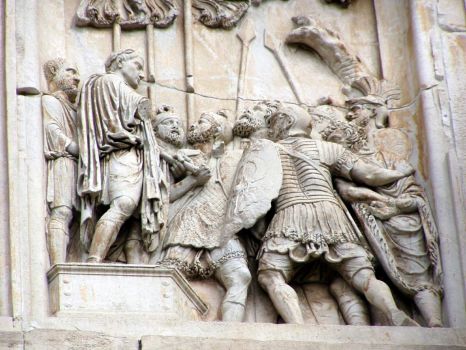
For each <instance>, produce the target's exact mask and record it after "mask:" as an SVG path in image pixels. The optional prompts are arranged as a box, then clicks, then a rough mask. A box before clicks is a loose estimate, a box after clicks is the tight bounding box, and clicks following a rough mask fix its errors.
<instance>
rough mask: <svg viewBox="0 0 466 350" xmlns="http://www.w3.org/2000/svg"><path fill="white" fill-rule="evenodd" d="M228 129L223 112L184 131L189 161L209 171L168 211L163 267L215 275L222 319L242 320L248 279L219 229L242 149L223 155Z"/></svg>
mask: <svg viewBox="0 0 466 350" xmlns="http://www.w3.org/2000/svg"><path fill="white" fill-rule="evenodd" d="M231 139H232V131H231V126H230V124H229V122H228V121H227V118H226V116H225V115H224V114H223V113H222V112H217V113H203V114H202V115H201V117H200V119H199V121H198V122H197V123H195V124H193V125H192V126H191V127H190V129H189V132H188V142H189V143H191V144H193V145H194V147H195V148H196V149H197V150H199V151H198V154H197V156H196V157H193V161H194V162H195V163H196V164H200V165H201V164H205V165H207V166H208V167H209V168H210V169H211V172H212V177H210V178H209V180H208V181H207V183H206V184H205V185H204V186H201V187H197V188H196V189H195V190H193V191H191V192H189V193H187V194H186V195H184V196H183V197H181V198H180V199H179V200H177V201H175V202H174V203H172V205H171V207H170V215H169V216H170V219H169V225H168V236H167V239H166V243H165V244H164V247H166V251H165V257H164V263H165V264H172V265H175V266H177V267H178V268H179V269H180V270H181V271H183V272H184V273H185V274H186V275H187V276H188V277H191V278H207V277H210V276H212V275H213V276H214V277H215V278H216V279H217V280H218V281H219V283H220V284H222V285H223V286H224V287H225V289H226V294H225V297H224V299H223V302H222V319H223V320H224V321H243V318H244V311H245V304H246V298H247V291H248V286H249V283H250V279H251V275H250V272H249V269H248V266H247V262H246V254H245V250H244V248H243V246H242V245H241V243H240V241H239V239H238V238H237V237H236V236H235V237H233V238H231V239H229V240H227V241H225V240H224V237H223V232H222V227H223V219H224V215H225V210H226V204H227V198H228V194H229V193H230V189H231V184H232V181H233V176H234V173H235V170H236V166H237V164H238V161H239V159H240V157H241V153H242V151H241V150H234V151H225V144H227V143H228V142H230V141H231Z"/></svg>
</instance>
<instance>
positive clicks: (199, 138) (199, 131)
mask: <svg viewBox="0 0 466 350" xmlns="http://www.w3.org/2000/svg"><path fill="white" fill-rule="evenodd" d="M215 132H216V128H215V126H214V125H213V124H212V122H211V121H210V120H209V119H208V118H206V117H204V116H201V117H200V118H199V120H198V121H197V122H196V123H194V124H192V125H191V127H190V128H189V131H188V135H187V139H188V142H189V143H190V144H193V145H194V144H197V143H207V142H208V141H209V140H210V139H211V138H212V137H213V136H214V135H215Z"/></svg>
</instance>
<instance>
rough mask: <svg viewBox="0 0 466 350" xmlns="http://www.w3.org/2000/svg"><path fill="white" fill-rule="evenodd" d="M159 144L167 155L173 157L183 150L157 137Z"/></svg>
mask: <svg viewBox="0 0 466 350" xmlns="http://www.w3.org/2000/svg"><path fill="white" fill-rule="evenodd" d="M157 143H158V145H159V146H160V148H162V149H163V150H164V151H166V152H167V153H169V154H171V155H173V154H176V152H177V151H178V150H179V149H180V148H181V147H177V146H175V145H174V144H172V143H170V142H167V141H164V140H162V139H161V138H159V137H157Z"/></svg>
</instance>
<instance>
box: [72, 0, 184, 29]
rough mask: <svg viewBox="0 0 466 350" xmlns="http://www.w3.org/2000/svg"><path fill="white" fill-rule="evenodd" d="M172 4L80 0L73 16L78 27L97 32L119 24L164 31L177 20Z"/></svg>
mask: <svg viewBox="0 0 466 350" xmlns="http://www.w3.org/2000/svg"><path fill="white" fill-rule="evenodd" d="M178 13H179V12H178V8H177V5H176V3H175V1H174V0H144V1H143V2H140V3H139V2H138V1H134V0H122V2H121V3H118V2H117V0H82V1H81V4H80V5H79V8H78V11H77V13H76V24H77V25H78V26H82V27H84V26H92V27H97V28H102V27H110V26H112V25H113V24H114V23H119V24H120V25H121V26H122V27H123V28H128V29H132V28H143V27H145V26H147V25H149V24H153V25H154V26H155V27H157V28H166V27H168V26H169V25H171V24H172V23H173V22H174V20H175V18H176V17H177V16H178Z"/></svg>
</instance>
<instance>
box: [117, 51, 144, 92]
mask: <svg viewBox="0 0 466 350" xmlns="http://www.w3.org/2000/svg"><path fill="white" fill-rule="evenodd" d="M143 70H144V61H143V59H142V58H141V57H134V58H131V59H129V60H126V61H124V62H122V63H121V67H120V72H121V74H122V75H123V78H124V79H125V80H126V82H127V83H128V85H129V86H131V87H132V88H133V89H137V88H138V86H139V83H140V81H141V80H142V79H143V78H144V71H143Z"/></svg>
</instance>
